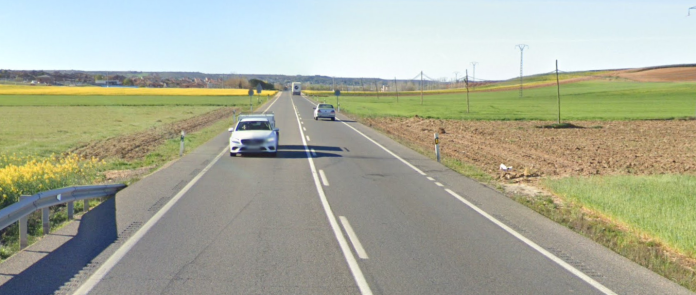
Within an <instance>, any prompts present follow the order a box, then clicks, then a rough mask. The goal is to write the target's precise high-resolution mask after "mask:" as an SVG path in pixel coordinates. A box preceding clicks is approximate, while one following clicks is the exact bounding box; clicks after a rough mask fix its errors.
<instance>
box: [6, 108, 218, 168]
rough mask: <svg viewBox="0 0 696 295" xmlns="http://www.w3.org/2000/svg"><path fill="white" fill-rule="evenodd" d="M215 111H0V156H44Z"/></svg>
mask: <svg viewBox="0 0 696 295" xmlns="http://www.w3.org/2000/svg"><path fill="white" fill-rule="evenodd" d="M213 109H215V107H206V106H204V107H200V106H196V107H182V106H147V107H133V106H90V107H75V106H47V107H34V106H23V107H0V118H2V121H3V124H2V125H3V126H2V128H1V129H0V153H3V154H11V153H22V154H30V155H36V156H40V157H42V156H48V155H50V154H51V153H57V154H59V153H62V152H65V151H67V150H68V149H70V148H72V147H74V146H76V145H77V144H79V143H86V142H89V141H92V140H99V139H105V138H108V137H112V136H117V135H122V134H128V133H132V132H137V131H140V130H145V129H147V128H150V127H155V126H160V125H162V124H167V123H171V122H175V121H179V120H183V119H187V118H190V117H193V116H196V115H200V114H202V113H205V112H208V111H211V110H213Z"/></svg>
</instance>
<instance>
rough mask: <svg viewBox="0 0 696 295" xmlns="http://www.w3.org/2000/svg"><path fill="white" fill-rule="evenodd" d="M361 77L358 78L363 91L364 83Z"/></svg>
mask: <svg viewBox="0 0 696 295" xmlns="http://www.w3.org/2000/svg"><path fill="white" fill-rule="evenodd" d="M362 80H363V78H360V87H362V91H363V92H365V84H363V81H362Z"/></svg>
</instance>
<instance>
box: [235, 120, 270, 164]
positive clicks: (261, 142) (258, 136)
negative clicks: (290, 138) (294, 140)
mask: <svg viewBox="0 0 696 295" xmlns="http://www.w3.org/2000/svg"><path fill="white" fill-rule="evenodd" d="M229 131H230V132H232V135H230V156H232V157H234V156H236V155H237V154H243V153H267V154H270V155H271V156H276V155H277V153H278V136H279V132H280V131H279V130H278V128H275V119H274V117H273V114H263V115H240V116H239V121H238V122H237V125H235V127H233V128H230V129H229Z"/></svg>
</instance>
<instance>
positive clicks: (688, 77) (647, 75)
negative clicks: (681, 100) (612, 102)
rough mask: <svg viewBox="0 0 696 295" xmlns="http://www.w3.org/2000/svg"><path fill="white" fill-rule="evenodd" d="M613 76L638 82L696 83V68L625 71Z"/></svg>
mask: <svg viewBox="0 0 696 295" xmlns="http://www.w3.org/2000/svg"><path fill="white" fill-rule="evenodd" d="M615 75H616V76H618V77H621V78H626V79H630V80H634V81H638V82H689V81H691V82H693V81H696V67H679V68H664V69H654V70H627V71H623V72H619V73H617V74H615Z"/></svg>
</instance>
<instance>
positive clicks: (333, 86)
mask: <svg viewBox="0 0 696 295" xmlns="http://www.w3.org/2000/svg"><path fill="white" fill-rule="evenodd" d="M331 80H332V81H333V85H332V86H331V91H336V77H331Z"/></svg>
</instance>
